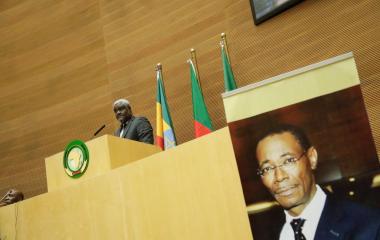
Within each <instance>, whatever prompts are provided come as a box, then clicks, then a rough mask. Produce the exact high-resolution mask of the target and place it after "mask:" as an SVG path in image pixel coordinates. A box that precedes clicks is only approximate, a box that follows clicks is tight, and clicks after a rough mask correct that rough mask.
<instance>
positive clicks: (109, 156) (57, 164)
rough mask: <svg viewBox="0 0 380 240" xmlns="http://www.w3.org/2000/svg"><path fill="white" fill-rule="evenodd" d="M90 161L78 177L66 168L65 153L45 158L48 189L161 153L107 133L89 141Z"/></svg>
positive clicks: (69, 183)
mask: <svg viewBox="0 0 380 240" xmlns="http://www.w3.org/2000/svg"><path fill="white" fill-rule="evenodd" d="M86 145H87V148H88V151H89V155H90V160H89V164H88V167H87V170H86V172H85V173H84V174H83V175H82V176H81V177H80V178H77V179H74V178H71V177H69V176H68V175H67V174H66V172H65V170H64V168H63V154H64V153H63V152H60V153H58V154H55V155H53V156H51V157H47V158H46V159H45V166H46V178H47V186H48V192H50V191H52V190H57V189H60V188H62V187H67V186H69V185H72V184H78V183H80V182H83V181H86V180H88V179H90V178H93V177H95V176H99V175H102V174H105V173H107V172H108V171H110V170H111V169H114V168H116V167H120V166H123V165H125V164H127V163H130V162H133V161H137V160H139V159H141V158H144V157H147V156H150V155H152V154H154V153H157V152H160V151H161V149H160V148H158V147H157V146H154V145H150V144H146V143H141V142H136V141H132V140H127V139H124V138H118V137H114V136H110V135H104V136H101V137H98V138H95V139H93V140H91V141H88V142H86Z"/></svg>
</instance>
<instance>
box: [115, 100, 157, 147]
mask: <svg viewBox="0 0 380 240" xmlns="http://www.w3.org/2000/svg"><path fill="white" fill-rule="evenodd" d="M113 111H114V113H115V117H116V119H117V120H118V121H119V122H120V127H119V128H118V129H117V130H116V131H115V133H114V135H115V136H118V137H121V138H127V139H130V140H135V141H139V142H144V143H149V144H153V141H154V140H153V128H152V125H151V124H150V122H149V121H148V119H146V118H145V117H137V116H133V114H132V108H131V105H130V104H129V101H128V100H126V99H119V100H116V101H115V102H114V104H113Z"/></svg>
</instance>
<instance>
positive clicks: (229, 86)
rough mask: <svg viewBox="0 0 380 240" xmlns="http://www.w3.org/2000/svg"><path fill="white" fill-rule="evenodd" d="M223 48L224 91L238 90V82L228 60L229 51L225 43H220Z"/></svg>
mask: <svg viewBox="0 0 380 240" xmlns="http://www.w3.org/2000/svg"><path fill="white" fill-rule="evenodd" d="M220 46H221V48H222V63H223V74H224V89H225V91H226V92H228V91H231V90H234V89H236V82H235V78H234V74H233V72H232V68H231V64H230V61H229V59H228V55H227V50H226V47H225V46H224V43H223V42H220Z"/></svg>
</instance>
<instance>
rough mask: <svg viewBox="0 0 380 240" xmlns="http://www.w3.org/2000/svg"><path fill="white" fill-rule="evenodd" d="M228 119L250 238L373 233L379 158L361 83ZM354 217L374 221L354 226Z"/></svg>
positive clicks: (341, 236)
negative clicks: (250, 115)
mask: <svg viewBox="0 0 380 240" xmlns="http://www.w3.org/2000/svg"><path fill="white" fill-rule="evenodd" d="M282 84H283V85H281V86H285V84H286V82H283V83H282ZM312 86H313V88H317V87H318V86H317V85H315V84H313V85H312ZM320 88H322V87H320ZM284 91H285V92H284V93H283V94H288V93H286V91H287V90H286V89H284ZM277 93H281V90H280V88H277ZM259 94H260V93H257V95H259ZM297 94H298V95H300V94H303V93H302V92H300V91H291V92H290V94H289V95H290V96H296V95H297ZM259 104H260V103H258V102H257V103H256V105H259ZM228 126H229V129H230V134H231V139H232V144H233V147H234V152H235V157H236V161H237V165H238V169H239V174H240V179H241V183H242V188H243V193H244V197H245V201H246V205H247V210H248V214H249V219H250V223H251V229H252V233H253V237H254V239H260V240H261V239H294V238H295V239H305V238H306V239H346V238H345V237H348V236H349V237H353V238H350V239H377V238H375V237H374V236H377V235H376V234H377V231H378V229H379V226H380V225H379V224H380V219H379V217H380V215H379V212H380V210H379V209H380V201H379V200H380V188H379V186H380V183H379V182H380V181H379V176H380V168H379V167H380V164H379V159H378V156H377V152H376V146H375V143H374V140H373V137H372V133H371V128H370V124H369V120H368V116H367V112H366V108H365V103H364V100H363V96H362V91H361V88H360V85H354V86H350V87H346V88H343V89H341V90H338V91H334V92H331V93H328V94H323V95H321V96H317V97H313V98H311V99H308V100H305V101H300V102H297V103H293V104H290V105H287V106H284V107H279V108H276V109H273V110H270V111H267V112H263V113H260V114H257V115H254V116H252V117H247V118H243V119H239V120H237V121H230V122H229V123H228ZM358 218H365V219H366V220H365V221H364V222H368V221H369V222H371V221H373V223H374V224H373V225H372V226H367V225H364V223H363V226H359V228H362V229H361V230H360V231H358V226H357V224H360V223H358V221H357V220H358ZM295 219H303V220H302V221H305V219H306V222H302V221H301V222H295V225H297V224H298V226H300V227H301V228H302V227H303V230H304V235H303V234H302V237H304V238H297V237H296V236H295V235H294V234H296V232H297V233H300V232H301V233H302V229H300V228H297V229H296V228H293V226H295V225H293V223H294V220H295ZM371 219H372V220H371ZM376 226H377V227H376ZM355 229H356V230H355ZM310 234H311V235H310ZM355 234H357V235H355ZM360 234H361V235H360ZM287 236H288V237H287ZM300 236H301V235H300ZM308 236H309V237H308ZM310 236H312V237H310ZM330 237H331V238H330ZM334 237H335V238H334ZM355 237H356V238H355ZM347 239H348V238H347Z"/></svg>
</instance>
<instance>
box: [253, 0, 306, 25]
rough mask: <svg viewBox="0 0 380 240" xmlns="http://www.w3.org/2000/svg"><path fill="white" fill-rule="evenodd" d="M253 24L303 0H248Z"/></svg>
mask: <svg viewBox="0 0 380 240" xmlns="http://www.w3.org/2000/svg"><path fill="white" fill-rule="evenodd" d="M249 1H250V3H251V9H252V15H253V20H254V22H255V25H258V24H260V23H262V22H264V21H265V20H267V19H269V18H271V17H273V16H275V15H277V14H279V13H281V12H283V11H285V10H286V9H288V8H290V7H292V6H293V5H295V4H297V3H299V2H302V1H303V0H249Z"/></svg>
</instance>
